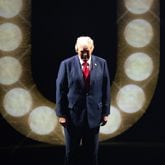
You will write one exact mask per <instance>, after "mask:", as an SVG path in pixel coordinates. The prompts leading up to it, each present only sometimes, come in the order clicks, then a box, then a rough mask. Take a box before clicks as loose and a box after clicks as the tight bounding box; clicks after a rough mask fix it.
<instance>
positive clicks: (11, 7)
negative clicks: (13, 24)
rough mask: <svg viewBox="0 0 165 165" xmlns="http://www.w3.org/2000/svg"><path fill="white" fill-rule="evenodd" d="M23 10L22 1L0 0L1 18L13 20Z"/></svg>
mask: <svg viewBox="0 0 165 165" xmlns="http://www.w3.org/2000/svg"><path fill="white" fill-rule="evenodd" d="M21 9H22V0H0V16H2V17H5V18H11V17H14V16H16V15H17V14H18V13H19V12H20V11H21Z"/></svg>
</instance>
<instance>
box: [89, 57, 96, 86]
mask: <svg viewBox="0 0 165 165" xmlns="http://www.w3.org/2000/svg"><path fill="white" fill-rule="evenodd" d="M96 68H97V63H96V58H95V56H94V55H92V57H91V71H90V86H92V84H93V83H94V80H95V75H96Z"/></svg>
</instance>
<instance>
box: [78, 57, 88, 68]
mask: <svg viewBox="0 0 165 165" xmlns="http://www.w3.org/2000/svg"><path fill="white" fill-rule="evenodd" d="M78 57H79V61H80V64H81V68H83V63H84V61H83V60H82V59H81V57H80V56H78ZM87 63H88V67H89V69H91V56H90V57H89V59H88V61H87Z"/></svg>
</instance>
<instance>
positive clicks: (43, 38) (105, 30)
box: [0, 0, 165, 146]
mask: <svg viewBox="0 0 165 165" xmlns="http://www.w3.org/2000/svg"><path fill="white" fill-rule="evenodd" d="M162 6H163V5H162ZM116 19H117V2H116V0H111V1H107V2H106V1H104V0H102V1H99V2H97V1H76V2H75V3H72V4H71V1H62V0H60V1H57V0H54V1H53V0H49V1H45V0H40V1H35V0H34V1H32V72H33V79H34V81H35V83H36V84H37V86H38V89H39V90H40V92H41V93H42V94H43V95H44V96H45V97H46V98H47V99H49V100H50V101H53V102H55V79H56V76H57V71H58V67H59V64H60V62H61V60H63V59H65V58H68V57H71V56H73V55H74V54H75V51H74V45H75V41H76V38H77V37H78V36H80V35H89V36H91V37H92V38H93V39H94V42H95V50H94V54H96V55H98V56H100V57H103V58H105V59H106V60H107V61H108V63H109V69H110V76H111V83H112V81H113V79H114V77H115V71H116V61H117V57H116V55H117V22H116ZM160 21H161V45H162V46H161V65H160V74H159V81H158V84H157V88H156V91H155V94H154V96H153V99H152V102H151V104H150V106H149V107H148V110H147V112H146V113H145V114H144V116H143V117H142V118H141V119H140V120H139V121H138V122H137V123H136V124H135V125H134V126H133V127H132V128H130V129H129V130H127V131H126V132H124V133H123V134H121V135H120V136H117V137H115V138H113V139H111V140H108V141H106V142H105V144H109V143H111V142H126V143H127V142H165V119H164V118H165V108H164V101H163V95H164V93H163V92H164V90H163V89H164V84H165V81H164V79H163V70H164V57H163V56H164V53H165V49H164V48H163V41H164V37H163V36H164V31H163V29H164V28H165V19H164V11H163V9H161V20H160ZM19 143H22V144H25V145H26V144H27V145H28V144H34V145H36V144H39V142H37V141H34V140H31V139H28V138H26V137H24V136H23V135H21V134H20V133H18V132H17V131H15V130H14V129H13V128H12V127H11V126H10V125H9V124H8V123H7V122H6V121H5V120H4V119H3V118H1V119H0V146H10V145H15V144H19Z"/></svg>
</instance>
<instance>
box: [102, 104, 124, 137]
mask: <svg viewBox="0 0 165 165" xmlns="http://www.w3.org/2000/svg"><path fill="white" fill-rule="evenodd" d="M120 124H121V114H120V111H119V110H118V109H117V108H115V107H114V106H111V114H110V115H109V116H108V122H107V123H106V125H105V126H103V127H100V133H102V134H112V133H114V132H115V131H117V130H118V128H119V127H120Z"/></svg>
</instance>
